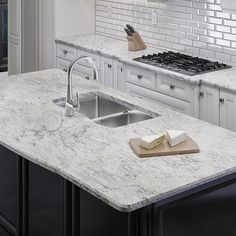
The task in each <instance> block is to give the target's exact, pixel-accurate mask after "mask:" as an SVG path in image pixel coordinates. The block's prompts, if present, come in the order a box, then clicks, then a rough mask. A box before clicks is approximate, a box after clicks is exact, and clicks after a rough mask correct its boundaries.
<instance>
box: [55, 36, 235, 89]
mask: <svg viewBox="0 0 236 236" xmlns="http://www.w3.org/2000/svg"><path fill="white" fill-rule="evenodd" d="M56 42H58V43H61V44H64V45H67V46H71V47H74V48H77V49H81V50H86V51H89V52H93V53H97V54H100V55H102V56H106V57H112V58H114V59H117V60H119V61H121V62H123V63H127V64H129V65H132V66H135V67H139V68H143V69H147V70H151V71H154V72H156V73H158V74H160V75H166V76H168V77H170V78H173V79H178V80H183V81H185V82H188V83H194V84H201V83H202V84H206V85H210V86H215V87H218V88H223V89H226V90H229V91H230V92H233V93H236V78H235V73H236V68H235V67H233V68H231V69H226V70H221V71H215V72H210V73H205V74H201V75H196V76H188V75H182V74H180V73H177V72H173V71H169V70H166V69H162V68H158V67H154V66H150V65H146V64H143V63H139V62H136V61H133V60H132V59H134V58H136V57H140V56H142V55H147V54H153V53H158V52H163V48H162V49H159V48H156V47H155V48H152V47H148V48H147V49H145V50H142V51H139V52H130V51H128V49H127V42H126V41H122V40H119V39H115V38H111V37H107V36H102V35H96V34H91V35H83V36H69V37H64V38H58V39H56Z"/></svg>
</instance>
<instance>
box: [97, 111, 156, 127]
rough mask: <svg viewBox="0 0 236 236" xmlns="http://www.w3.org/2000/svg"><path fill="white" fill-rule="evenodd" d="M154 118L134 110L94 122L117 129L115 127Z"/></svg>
mask: <svg viewBox="0 0 236 236" xmlns="http://www.w3.org/2000/svg"><path fill="white" fill-rule="evenodd" d="M152 118H153V117H152V116H149V115H147V114H145V113H143V112H141V111H137V110H132V111H126V112H123V113H117V114H113V115H111V116H107V117H102V118H100V119H96V120H94V122H95V123H96V124H99V125H102V126H107V127H113V128H115V127H120V126H124V125H129V124H133V123H137V122H140V121H144V120H149V119H152Z"/></svg>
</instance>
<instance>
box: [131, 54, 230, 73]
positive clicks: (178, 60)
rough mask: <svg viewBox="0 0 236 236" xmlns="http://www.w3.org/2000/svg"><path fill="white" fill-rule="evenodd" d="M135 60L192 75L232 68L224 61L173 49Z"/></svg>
mask: <svg viewBox="0 0 236 236" xmlns="http://www.w3.org/2000/svg"><path fill="white" fill-rule="evenodd" d="M134 60H135V61H138V62H141V63H145V64H148V65H153V66H156V67H161V68H164V69H167V70H172V71H175V72H179V73H182V74H185V75H190V76H193V75H198V74H203V73H207V72H212V71H217V70H223V69H227V68H231V66H229V65H226V64H223V63H219V62H213V61H209V60H206V59H203V58H199V57H192V56H189V55H185V54H182V53H179V52H171V51H169V52H163V53H158V54H152V55H150V54H148V55H143V56H142V57H139V58H135V59H134Z"/></svg>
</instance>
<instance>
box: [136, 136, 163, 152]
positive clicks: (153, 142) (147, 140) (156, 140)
mask: <svg viewBox="0 0 236 236" xmlns="http://www.w3.org/2000/svg"><path fill="white" fill-rule="evenodd" d="M164 140H165V134H160V135H150V136H143V137H141V138H139V143H140V146H141V147H142V148H145V149H148V150H150V149H153V148H155V147H157V146H159V145H161V144H162V143H163V141H164Z"/></svg>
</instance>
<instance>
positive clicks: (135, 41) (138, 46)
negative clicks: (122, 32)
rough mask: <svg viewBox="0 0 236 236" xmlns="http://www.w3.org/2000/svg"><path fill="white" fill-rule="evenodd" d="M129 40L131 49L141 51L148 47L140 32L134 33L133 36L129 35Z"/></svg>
mask: <svg viewBox="0 0 236 236" xmlns="http://www.w3.org/2000/svg"><path fill="white" fill-rule="evenodd" d="M127 40H128V49H129V51H140V50H143V49H146V48H147V46H146V44H145V43H144V41H143V40H142V38H141V36H140V34H139V33H138V32H135V33H133V35H132V36H128V37H127Z"/></svg>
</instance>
